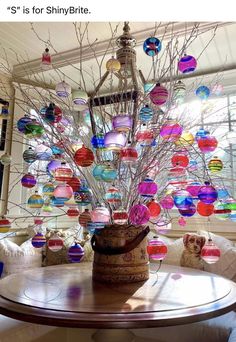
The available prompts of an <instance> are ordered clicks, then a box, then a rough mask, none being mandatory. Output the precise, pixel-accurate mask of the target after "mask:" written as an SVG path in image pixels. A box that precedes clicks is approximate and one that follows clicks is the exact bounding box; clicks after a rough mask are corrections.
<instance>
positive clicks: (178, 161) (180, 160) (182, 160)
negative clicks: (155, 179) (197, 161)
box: [171, 152, 189, 167]
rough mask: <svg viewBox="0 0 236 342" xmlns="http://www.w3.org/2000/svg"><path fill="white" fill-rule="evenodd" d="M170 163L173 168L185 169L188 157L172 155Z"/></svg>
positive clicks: (178, 154) (177, 154) (181, 154)
mask: <svg viewBox="0 0 236 342" xmlns="http://www.w3.org/2000/svg"><path fill="white" fill-rule="evenodd" d="M171 163H172V165H173V166H177V165H178V166H182V167H187V166H188V164H189V159H188V156H187V155H186V154H185V153H178V152H177V153H174V154H173V156H172V158H171Z"/></svg>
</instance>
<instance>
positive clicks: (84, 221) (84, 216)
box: [79, 209, 91, 228]
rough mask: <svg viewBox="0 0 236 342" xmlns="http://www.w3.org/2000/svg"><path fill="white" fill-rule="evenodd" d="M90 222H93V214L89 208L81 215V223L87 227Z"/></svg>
mask: <svg viewBox="0 0 236 342" xmlns="http://www.w3.org/2000/svg"><path fill="white" fill-rule="evenodd" d="M89 222H91V214H90V211H89V210H88V209H85V210H84V212H83V213H81V214H80V215H79V224H80V225H81V226H82V227H83V228H86V227H87V224H88V223H89Z"/></svg>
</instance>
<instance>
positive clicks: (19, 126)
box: [16, 115, 32, 133]
mask: <svg viewBox="0 0 236 342" xmlns="http://www.w3.org/2000/svg"><path fill="white" fill-rule="evenodd" d="M31 122H32V119H31V118H30V117H28V116H26V115H25V116H23V118H20V119H19V120H18V121H17V124H16V125H17V129H18V131H20V132H21V133H25V131H26V125H27V124H29V123H31Z"/></svg>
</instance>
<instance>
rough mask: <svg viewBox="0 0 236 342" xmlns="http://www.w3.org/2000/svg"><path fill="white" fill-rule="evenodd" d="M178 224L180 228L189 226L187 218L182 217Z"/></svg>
mask: <svg viewBox="0 0 236 342" xmlns="http://www.w3.org/2000/svg"><path fill="white" fill-rule="evenodd" d="M178 224H179V226H181V227H185V226H186V224H187V222H186V220H185V218H184V217H182V216H181V217H180V218H179V219H178Z"/></svg>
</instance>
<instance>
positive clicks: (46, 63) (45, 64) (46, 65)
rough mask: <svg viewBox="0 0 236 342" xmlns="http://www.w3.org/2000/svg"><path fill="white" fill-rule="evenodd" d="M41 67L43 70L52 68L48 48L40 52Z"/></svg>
mask: <svg viewBox="0 0 236 342" xmlns="http://www.w3.org/2000/svg"><path fill="white" fill-rule="evenodd" d="M41 68H42V70H44V71H47V70H50V69H51V68H52V58H51V54H50V53H49V49H48V48H46V49H45V51H44V52H43V54H42V59H41Z"/></svg>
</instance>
